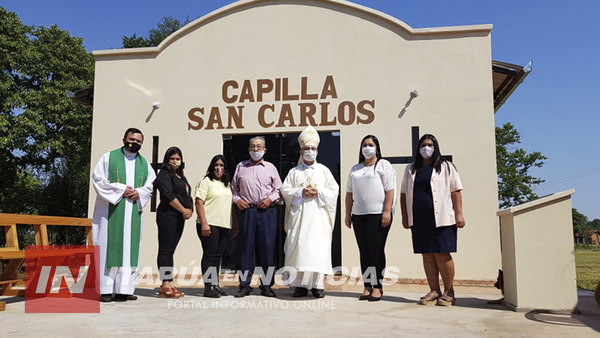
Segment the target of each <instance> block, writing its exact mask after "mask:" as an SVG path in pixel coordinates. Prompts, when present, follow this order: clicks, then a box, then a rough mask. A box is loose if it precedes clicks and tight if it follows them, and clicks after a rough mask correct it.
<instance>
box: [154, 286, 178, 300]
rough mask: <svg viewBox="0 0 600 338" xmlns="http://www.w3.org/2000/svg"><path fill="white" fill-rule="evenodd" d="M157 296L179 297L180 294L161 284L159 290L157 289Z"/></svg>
mask: <svg viewBox="0 0 600 338" xmlns="http://www.w3.org/2000/svg"><path fill="white" fill-rule="evenodd" d="M158 297H159V298H179V297H181V295H180V294H178V293H177V292H175V290H173V289H172V288H168V287H162V286H161V287H160V291H158Z"/></svg>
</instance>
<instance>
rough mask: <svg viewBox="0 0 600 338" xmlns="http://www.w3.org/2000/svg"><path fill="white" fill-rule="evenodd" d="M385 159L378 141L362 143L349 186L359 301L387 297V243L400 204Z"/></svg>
mask: <svg viewBox="0 0 600 338" xmlns="http://www.w3.org/2000/svg"><path fill="white" fill-rule="evenodd" d="M381 157H382V156H381V147H380V146H379V140H378V139H377V137H375V136H373V135H367V136H365V137H364V138H363V139H362V141H361V143H360V152H359V155H358V164H356V165H355V166H353V167H352V170H351V171H350V175H349V176H348V183H347V185H346V201H345V202H346V218H345V221H344V222H345V224H346V226H347V227H348V228H352V224H354V234H355V235H356V242H357V243H358V249H359V251H360V266H361V270H362V278H363V284H364V290H363V293H362V295H360V297H359V298H358V299H359V300H369V301H378V300H380V299H381V296H382V295H383V291H382V285H381V283H382V282H383V274H384V270H385V264H386V263H385V242H386V240H387V236H388V233H389V231H390V225H391V224H392V215H393V213H394V204H395V202H396V201H395V189H396V172H395V171H394V168H392V165H391V164H390V162H389V161H387V160H384V159H382V158H381Z"/></svg>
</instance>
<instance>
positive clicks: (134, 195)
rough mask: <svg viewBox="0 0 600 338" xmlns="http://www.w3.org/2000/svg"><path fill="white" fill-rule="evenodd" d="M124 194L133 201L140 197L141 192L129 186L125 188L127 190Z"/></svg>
mask: <svg viewBox="0 0 600 338" xmlns="http://www.w3.org/2000/svg"><path fill="white" fill-rule="evenodd" d="M123 196H124V197H125V198H127V199H128V200H132V201H137V200H139V199H140V193H139V192H138V191H137V190H135V189H133V188H132V187H130V186H127V187H126V188H125V192H124V193H123Z"/></svg>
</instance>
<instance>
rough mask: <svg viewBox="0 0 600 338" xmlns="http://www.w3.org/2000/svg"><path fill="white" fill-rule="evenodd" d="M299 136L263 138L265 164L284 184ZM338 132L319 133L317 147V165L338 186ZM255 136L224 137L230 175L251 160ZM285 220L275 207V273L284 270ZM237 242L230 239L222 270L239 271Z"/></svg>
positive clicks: (337, 252)
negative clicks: (250, 152)
mask: <svg viewBox="0 0 600 338" xmlns="http://www.w3.org/2000/svg"><path fill="white" fill-rule="evenodd" d="M298 135H299V133H284V134H265V135H261V136H264V137H265V141H266V148H267V152H266V153H265V157H264V158H265V160H266V161H268V162H271V163H273V165H275V167H276V168H277V170H278V171H279V176H280V177H281V181H282V182H283V180H285V177H286V176H287V174H288V172H289V171H290V169H292V168H293V167H295V166H296V165H297V164H298V158H299V156H300V146H299V145H298V141H297V140H298ZM339 135H340V134H339V132H320V133H319V136H320V138H321V142H320V144H319V156H318V157H317V161H318V162H319V163H321V164H323V165H325V166H327V167H328V168H329V170H331V173H332V174H333V176H334V177H335V179H336V181H337V182H338V184H340V137H339ZM254 136H257V135H254V134H249V135H238V134H235V135H223V155H225V157H226V158H227V162H228V166H229V168H228V169H229V172H230V173H231V174H232V175H233V172H234V171H235V167H236V165H237V164H238V163H239V162H241V161H245V160H247V159H249V158H250V156H249V155H248V142H249V141H250V139H251V138H252V137H254ZM340 201H341V199H340V198H339V197H338V204H337V211H336V216H335V227H334V230H333V240H332V243H331V261H332V262H331V263H332V265H333V266H334V267H336V266H340V265H341V263H342V245H341V244H342V238H341V218H340ZM238 219H239V211H238ZM284 219H285V205H283V204H280V205H278V206H277V238H276V242H275V254H274V256H273V257H274V261H275V267H276V268H277V269H279V268H281V267H283V265H284V262H285V256H284V253H283V244H284V243H285V231H284V229H283V223H284ZM238 248H239V245H238V243H237V240H234V239H231V240H230V241H229V247H228V248H227V250H226V252H225V255H224V257H223V267H226V268H227V267H228V268H230V269H236V270H237V269H239V259H240V251H239V250H238Z"/></svg>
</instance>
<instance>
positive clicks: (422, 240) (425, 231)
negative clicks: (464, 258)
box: [410, 166, 457, 253]
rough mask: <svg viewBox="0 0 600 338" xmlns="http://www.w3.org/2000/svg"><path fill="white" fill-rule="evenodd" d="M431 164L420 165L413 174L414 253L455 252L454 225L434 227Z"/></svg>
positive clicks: (412, 231)
mask: <svg viewBox="0 0 600 338" xmlns="http://www.w3.org/2000/svg"><path fill="white" fill-rule="evenodd" d="M432 172H433V167H432V166H424V167H422V168H421V169H420V170H419V172H418V173H417V175H416V176H415V185H414V188H413V226H412V227H411V228H410V230H411V233H412V242H413V252H414V253H447V252H456V241H457V237H456V225H452V226H444V227H439V228H438V227H436V226H435V216H434V209H433V194H432V192H431V183H429V182H430V181H431V173H432Z"/></svg>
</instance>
